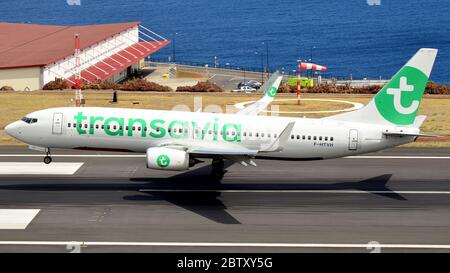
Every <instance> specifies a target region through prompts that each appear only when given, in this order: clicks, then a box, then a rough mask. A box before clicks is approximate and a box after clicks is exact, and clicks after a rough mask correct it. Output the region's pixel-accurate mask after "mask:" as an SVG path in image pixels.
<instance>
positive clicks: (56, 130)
mask: <svg viewBox="0 0 450 273" xmlns="http://www.w3.org/2000/svg"><path fill="white" fill-rule="evenodd" d="M62 123H63V114H62V113H54V114H53V129H52V133H53V134H54V135H61V134H62Z"/></svg>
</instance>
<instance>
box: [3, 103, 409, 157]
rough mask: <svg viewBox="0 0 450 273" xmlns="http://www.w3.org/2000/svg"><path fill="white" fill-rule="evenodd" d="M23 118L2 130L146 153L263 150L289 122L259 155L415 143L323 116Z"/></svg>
mask: <svg viewBox="0 0 450 273" xmlns="http://www.w3.org/2000/svg"><path fill="white" fill-rule="evenodd" d="M79 113H81V114H79ZM27 117H29V118H34V119H37V121H36V122H32V123H26V122H25V121H17V122H15V123H13V124H11V125H9V126H8V127H7V128H6V130H7V132H8V133H9V134H10V135H12V136H14V137H15V138H17V139H19V140H21V141H23V142H26V143H28V144H30V145H34V146H39V147H45V148H66V149H98V150H128V151H133V152H139V153H145V151H146V150H147V149H148V148H150V147H159V146H163V145H164V144H166V143H170V144H171V145H185V146H198V145H200V146H202V147H205V146H206V147H211V148H215V147H216V148H217V147H219V148H221V149H230V150H232V149H238V148H245V149H250V150H263V149H264V147H269V146H270V145H272V144H273V142H274V141H276V140H277V137H278V136H279V135H280V134H281V133H282V131H283V129H284V128H286V126H287V124H289V123H290V122H292V121H294V122H295V126H294V128H293V130H292V132H291V135H290V136H289V140H288V141H287V143H286V144H285V145H284V147H283V149H282V150H281V151H276V152H263V153H261V154H258V155H257V156H258V157H263V158H274V159H292V160H296V159H297V160H313V159H327V158H337V157H343V156H348V155H353V154H360V153H367V152H373V151H378V150H382V149H386V148H389V147H393V146H396V145H400V144H404V143H408V142H412V141H414V137H409V136H406V137H387V136H385V135H383V133H382V131H383V130H385V129H386V127H385V126H384V127H382V126H378V125H373V124H365V123H354V122H346V121H336V120H328V119H309V118H290V117H273V116H243V115H235V114H215V113H202V112H180V111H160V110H139V109H121V108H100V107H86V108H75V107H66V108H52V109H46V110H42V111H37V112H34V113H31V114H29V115H27ZM200 157H201V156H200Z"/></svg>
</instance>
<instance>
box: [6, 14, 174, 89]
mask: <svg viewBox="0 0 450 273" xmlns="http://www.w3.org/2000/svg"><path fill="white" fill-rule="evenodd" d="M76 34H78V35H79V37H80V54H79V57H80V65H79V69H80V70H81V78H82V79H83V80H84V81H87V82H92V81H95V80H98V79H102V80H104V79H111V80H113V81H118V80H121V79H123V78H125V77H126V76H127V75H128V73H131V72H132V71H134V70H136V69H139V68H140V67H141V66H142V61H143V60H144V58H145V57H147V56H149V55H150V54H152V53H154V52H156V51H158V50H159V49H161V48H162V47H164V46H166V45H168V44H169V41H168V40H166V39H164V38H163V37H162V36H160V35H158V34H156V33H155V32H153V31H151V30H149V29H147V28H145V27H143V26H140V23H139V22H130V23H119V24H105V25H89V26H50V25H34V24H12V23H0V41H2V42H1V43H0V87H1V86H5V85H7V86H12V87H13V88H14V89H16V90H24V89H28V90H35V89H41V88H42V86H43V85H44V84H46V83H48V82H49V81H52V80H54V79H55V78H64V79H66V80H67V81H68V83H69V84H73V83H74V76H75V74H76V73H77V71H78V70H77V69H78V68H77V66H76V65H75V63H76V60H75V55H74V52H75V48H74V45H75V42H74V39H75V38H74V37H75V35H76Z"/></svg>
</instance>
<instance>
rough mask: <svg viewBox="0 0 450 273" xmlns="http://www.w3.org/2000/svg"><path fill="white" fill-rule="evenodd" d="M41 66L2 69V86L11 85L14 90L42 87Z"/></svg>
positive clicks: (0, 76)
mask: <svg viewBox="0 0 450 273" xmlns="http://www.w3.org/2000/svg"><path fill="white" fill-rule="evenodd" d="M41 76H42V74H41V68H40V67H27V68H11V69H0V87H2V86H5V85H7V86H11V87H12V88H14V90H25V89H26V88H28V89H30V90H37V89H41V87H42V78H41Z"/></svg>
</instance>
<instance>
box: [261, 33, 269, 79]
mask: <svg viewBox="0 0 450 273" xmlns="http://www.w3.org/2000/svg"><path fill="white" fill-rule="evenodd" d="M261 44H263V45H266V69H265V70H266V71H265V72H267V74H268V73H269V42H268V41H265V42H262V43H261Z"/></svg>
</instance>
